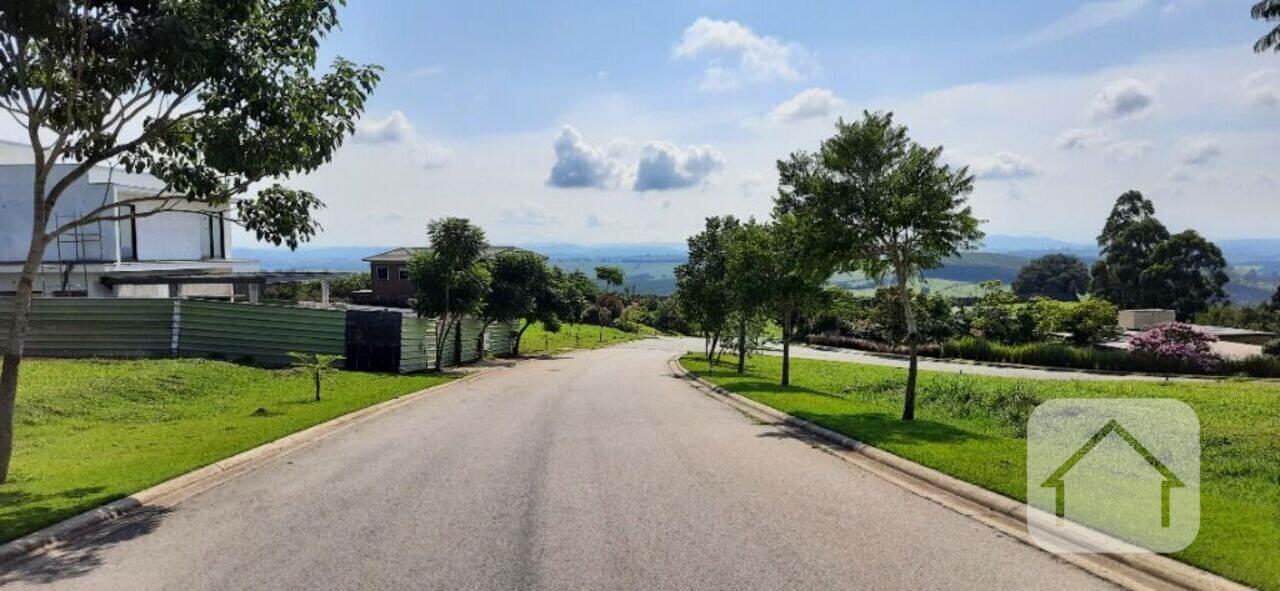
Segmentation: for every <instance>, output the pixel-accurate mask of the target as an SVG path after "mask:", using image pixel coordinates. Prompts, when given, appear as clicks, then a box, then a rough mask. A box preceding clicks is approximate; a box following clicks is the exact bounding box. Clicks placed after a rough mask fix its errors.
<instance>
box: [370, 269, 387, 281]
mask: <svg viewBox="0 0 1280 591" xmlns="http://www.w3.org/2000/svg"><path fill="white" fill-rule="evenodd" d="M373 274H374V275H373V276H374V277H376V278H377V279H378V281H386V280H388V279H390V278H391V269H389V268H387V267H374V268H373Z"/></svg>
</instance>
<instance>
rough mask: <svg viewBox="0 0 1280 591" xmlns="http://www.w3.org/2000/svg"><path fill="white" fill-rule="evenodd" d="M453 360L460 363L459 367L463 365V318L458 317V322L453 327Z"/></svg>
mask: <svg viewBox="0 0 1280 591" xmlns="http://www.w3.org/2000/svg"><path fill="white" fill-rule="evenodd" d="M453 328H454V330H453V358H454V359H456V360H457V361H458V365H462V317H461V316H459V317H458V322H457V323H456V325H455V326H454V327H453Z"/></svg>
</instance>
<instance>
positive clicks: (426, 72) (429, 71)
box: [409, 64, 444, 78]
mask: <svg viewBox="0 0 1280 591" xmlns="http://www.w3.org/2000/svg"><path fill="white" fill-rule="evenodd" d="M442 73H444V66H442V65H440V64H435V65H431V66H426V67H423V68H418V69H416V70H414V71H412V72H409V77H410V78H430V77H432V76H436V75H438V74H442Z"/></svg>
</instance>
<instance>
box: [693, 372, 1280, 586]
mask: <svg viewBox="0 0 1280 591" xmlns="http://www.w3.org/2000/svg"><path fill="white" fill-rule="evenodd" d="M681 363H682V364H683V366H684V367H685V368H686V369H688V370H690V371H692V372H694V373H695V374H697V375H699V376H701V377H702V378H704V379H706V380H708V381H710V382H712V383H714V384H716V385H718V386H721V387H723V388H725V389H727V390H730V391H732V392H735V393H737V394H740V395H742V396H745V397H747V398H749V399H751V400H754V401H756V402H759V403H762V404H765V405H768V406H770V407H773V408H775V409H777V410H779V411H782V412H785V413H788V414H790V415H792V416H795V417H797V418H800V419H804V420H806V421H809V422H812V423H815V424H817V425H821V426H823V427H826V428H828V429H832V430H834V431H837V432H839V433H843V434H845V435H847V436H849V437H852V438H854V439H857V440H859V441H862V442H864V443H867V444H869V445H874V446H876V447H879V448H881V449H884V450H885V451H888V452H890V453H893V454H895V455H898V456H901V457H903V458H906V459H909V460H912V461H914V462H917V463H920V464H923V465H925V466H928V467H930V468H933V469H935V470H939V471H941V472H944V473H946V474H949V475H951V476H954V477H957V478H960V479H962V480H965V481H967V482H971V483H973V484H976V485H978V486H981V487H984V488H986V489H988V490H991V491H994V492H997V493H1000V494H1002V495H1005V496H1008V497H1011V498H1014V499H1018V500H1021V501H1026V498H1027V490H1026V486H1027V485H1026V460H1027V455H1026V454H1027V448H1026V440H1025V437H1026V423H1027V417H1028V416H1029V415H1030V413H1031V411H1032V410H1033V409H1034V408H1035V407H1036V406H1037V405H1038V404H1040V402H1042V401H1045V400H1049V399H1054V398H1133V399H1145V398H1170V399H1175V400H1179V401H1182V402H1184V403H1186V404H1188V405H1189V406H1191V408H1193V409H1194V410H1195V411H1196V413H1197V415H1198V416H1199V419H1200V428H1201V445H1202V451H1201V525H1200V532H1199V536H1198V537H1197V538H1196V541H1195V542H1194V543H1193V544H1192V545H1191V546H1190V547H1188V548H1187V549H1185V550H1183V551H1181V552H1177V553H1174V554H1171V555H1170V556H1172V557H1174V558H1177V559H1179V560H1182V561H1184V562H1187V563H1190V564H1193V565H1195V566H1198V567H1200V568H1204V569H1206V570H1209V571H1212V572H1215V573H1217V574H1220V575H1222V576H1225V577H1228V578H1231V579H1235V580H1237V581H1240V582H1243V583H1246V584H1249V585H1253V586H1256V587H1259V588H1262V589H1277V590H1280V560H1277V559H1276V557H1278V556H1280V384H1277V383H1274V382H1260V381H1249V380H1225V381H1212V382H1210V381H1204V382H1201V381H1192V382H1185V381H1173V382H1143V381H1084V380H1079V381H1076V380H1021V379H1016V378H1003V377H991V376H978V375H954V374H949V373H937V372H928V371H922V372H920V388H919V394H918V407H917V420H916V421H914V422H903V421H901V420H899V416H900V413H901V411H902V392H903V390H904V389H905V382H906V371H905V370H903V369H898V368H889V367H880V366H872V365H862V364H858V363H850V362H841V361H821V360H811V359H792V361H791V363H792V366H791V369H792V374H791V376H792V378H791V379H792V385H791V386H790V387H786V388H783V387H781V386H779V385H778V381H779V377H780V375H781V367H782V360H781V358H779V357H773V356H757V357H753V358H752V359H751V360H750V363H749V365H748V367H747V373H746V374H745V375H738V374H737V373H736V372H735V371H734V370H735V368H734V367H733V366H732V364H721V365H720V366H717V367H711V366H709V365H708V364H707V362H706V361H705V359H703V358H702V356H700V355H694V354H690V355H687V356H685V357H683V358H682V359H681Z"/></svg>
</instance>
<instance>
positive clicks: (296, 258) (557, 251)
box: [235, 234, 1280, 304]
mask: <svg viewBox="0 0 1280 591" xmlns="http://www.w3.org/2000/svg"><path fill="white" fill-rule="evenodd" d="M1217 244H1218V246H1219V247H1221V248H1222V250H1223V253H1224V254H1225V255H1226V257H1227V260H1228V262H1230V263H1231V265H1232V267H1233V273H1232V276H1233V281H1232V282H1231V283H1230V284H1228V286H1227V291H1228V292H1229V294H1230V296H1231V299H1232V301H1233V302H1236V303H1242V304H1244V303H1257V302H1261V301H1266V300H1267V299H1269V298H1270V297H1271V294H1272V293H1273V292H1274V291H1275V288H1276V285H1277V284H1278V283H1280V240H1271V239H1257V240H1221V241H1218V242H1217ZM520 246H521V247H522V248H527V249H529V250H532V251H535V252H539V253H542V254H544V255H546V256H547V257H548V259H549V260H550V262H551V263H552V264H555V265H557V266H559V267H561V268H563V269H566V270H570V271H574V270H580V271H583V272H584V273H586V274H588V275H591V276H594V271H595V268H596V267H597V266H599V265H604V264H608V265H616V266H619V267H622V269H623V271H624V272H625V273H626V276H627V286H628V287H629V288H631V289H633V290H635V291H636V292H638V293H650V294H659V295H669V294H671V293H672V292H673V291H675V273H674V271H675V267H676V266H677V265H679V264H680V263H683V262H684V260H685V256H686V251H685V245H684V244H682V243H675V242H651V243H633V244H599V245H591V244H588V245H583V244H569V243H560V242H535V243H526V244H521V245H520ZM390 248H392V247H390V246H330V247H308V246H303V247H302V248H299V249H298V251H297V252H291V251H289V250H288V249H284V248H236V249H235V254H236V256H238V257H242V258H249V259H257V260H258V261H261V262H262V266H263V268H264V269H267V270H286V271H300V270H330V271H366V270H368V265H367V264H366V263H364V262H363V261H361V259H363V258H364V257H367V256H369V255H372V254H377V253H379V252H384V251H386V250H389V249H390ZM1050 253H1067V254H1074V255H1076V256H1079V257H1080V258H1082V259H1084V260H1085V262H1086V263H1089V262H1091V261H1092V260H1093V259H1095V258H1097V247H1095V246H1094V245H1092V244H1084V243H1074V242H1066V241H1062V240H1055V239H1052V238H1044V237H1037V236H1007V235H999V234H997V235H992V236H988V237H987V239H986V241H985V245H984V247H983V250H981V251H977V252H967V253H964V254H962V255H960V256H958V257H953V258H952V259H948V260H947V261H946V263H945V264H944V265H943V266H942V267H941V268H938V269H933V270H930V271H928V272H926V273H925V278H926V279H928V280H929V286H930V289H932V290H935V291H938V292H941V293H947V294H952V295H972V294H973V293H976V285H977V284H979V283H981V282H983V281H991V280H998V281H1003V282H1004V283H1006V284H1009V283H1012V282H1013V279H1014V278H1015V277H1017V275H1018V271H1019V270H1021V269H1022V267H1023V266H1024V265H1026V264H1027V262H1028V261H1030V260H1031V259H1033V258H1036V257H1040V256H1044V255H1046V254H1050ZM832 282H833V283H835V284H836V285H840V286H842V287H845V288H848V289H854V290H866V289H874V288H875V284H874V283H873V282H871V281H868V280H867V279H866V278H864V277H861V276H860V275H857V274H842V275H838V276H836V277H835V278H833V280H832Z"/></svg>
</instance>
